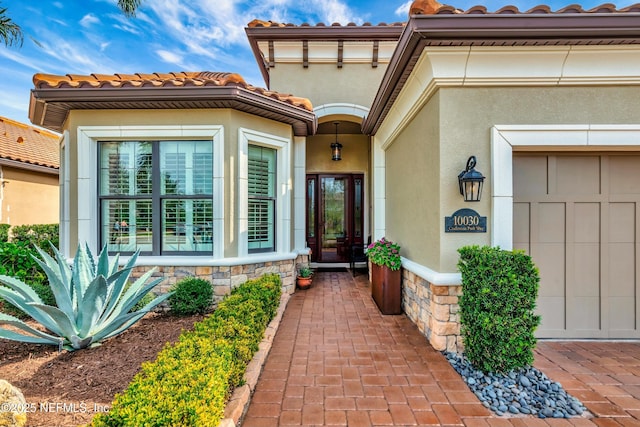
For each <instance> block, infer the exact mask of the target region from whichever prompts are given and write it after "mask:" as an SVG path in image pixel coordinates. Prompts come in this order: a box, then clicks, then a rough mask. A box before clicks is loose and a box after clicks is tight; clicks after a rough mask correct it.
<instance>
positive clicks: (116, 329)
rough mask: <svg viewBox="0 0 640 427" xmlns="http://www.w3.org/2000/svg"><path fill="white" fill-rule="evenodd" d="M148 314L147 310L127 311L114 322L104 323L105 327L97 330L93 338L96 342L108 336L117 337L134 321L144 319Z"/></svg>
mask: <svg viewBox="0 0 640 427" xmlns="http://www.w3.org/2000/svg"><path fill="white" fill-rule="evenodd" d="M145 314H147V312H146V311H144V312H143V311H134V312H131V313H125V314H123V315H121V316H118V317H117V318H115V319H114V321H113V322H110V323H108V324H104V327H103V328H102V329H100V330H98V331H96V332H95V333H94V335H93V338H94V340H95V341H96V342H98V341H102V340H106V339H107V338H111V337H115V336H116V335H118V334H120V333H122V332H124V331H126V330H127V329H129V328H130V327H131V326H132V325H133V324H134V323H136V322H137V321H138V320H140V319H142V317H143V316H144V315H145Z"/></svg>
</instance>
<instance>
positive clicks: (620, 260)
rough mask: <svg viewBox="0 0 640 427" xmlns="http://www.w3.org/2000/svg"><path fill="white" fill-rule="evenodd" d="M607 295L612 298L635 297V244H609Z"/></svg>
mask: <svg viewBox="0 0 640 427" xmlns="http://www.w3.org/2000/svg"><path fill="white" fill-rule="evenodd" d="M608 247H609V280H608V291H609V292H608V294H609V295H610V296H613V297H631V298H633V297H634V296H635V288H636V286H635V271H636V266H635V252H634V249H635V244H633V243H610V244H609V245H608Z"/></svg>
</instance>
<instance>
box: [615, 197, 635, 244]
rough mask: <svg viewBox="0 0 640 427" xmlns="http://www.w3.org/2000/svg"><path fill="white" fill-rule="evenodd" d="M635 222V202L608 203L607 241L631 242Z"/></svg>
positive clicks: (633, 238) (633, 235)
mask: <svg viewBox="0 0 640 427" xmlns="http://www.w3.org/2000/svg"><path fill="white" fill-rule="evenodd" d="M635 223H636V204H635V203H609V242H627V243H633V242H634V241H635V237H636V236H635Z"/></svg>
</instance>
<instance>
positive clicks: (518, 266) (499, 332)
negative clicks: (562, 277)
mask: <svg viewBox="0 0 640 427" xmlns="http://www.w3.org/2000/svg"><path fill="white" fill-rule="evenodd" d="M458 252H459V253H460V261H459V263H458V268H459V269H460V272H461V273H462V295H461V296H460V298H459V304H460V324H461V333H462V337H463V340H464V349H465V350H464V351H465V354H466V356H467V357H468V358H469V360H470V361H471V363H472V364H473V365H474V366H475V367H476V368H477V369H481V370H482V371H484V372H502V373H504V372H508V371H510V370H513V369H517V368H521V367H525V366H529V365H531V364H532V363H533V349H534V347H535V345H536V339H535V336H534V331H535V329H536V328H537V327H538V325H539V324H540V316H537V315H535V314H534V310H535V307H536V299H537V297H538V285H539V281H540V278H539V275H538V269H537V268H536V266H535V265H534V264H533V262H532V260H531V258H530V257H529V256H528V255H526V254H525V253H524V252H522V251H505V250H501V249H500V248H494V247H488V246H484V247H478V246H466V247H463V248H460V249H459V250H458Z"/></svg>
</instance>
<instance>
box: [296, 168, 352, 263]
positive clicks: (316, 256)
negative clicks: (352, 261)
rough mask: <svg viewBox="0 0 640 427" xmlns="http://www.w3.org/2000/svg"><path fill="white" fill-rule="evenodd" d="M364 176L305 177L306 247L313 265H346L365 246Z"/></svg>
mask: <svg viewBox="0 0 640 427" xmlns="http://www.w3.org/2000/svg"><path fill="white" fill-rule="evenodd" d="M363 195H364V191H363V175H362V174H339V175H320V174H318V175H316V174H314V175H307V245H309V247H310V248H311V250H312V252H311V260H312V261H315V262H349V255H350V253H351V247H352V246H353V245H360V246H362V244H363V243H364V241H363V239H362V229H363V225H362V224H363Z"/></svg>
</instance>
